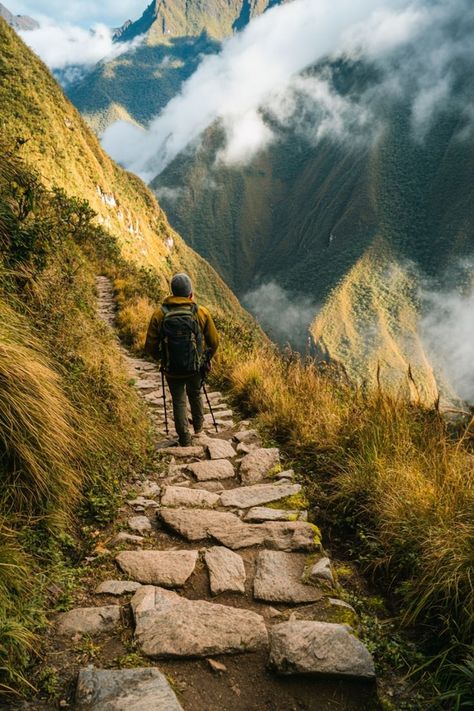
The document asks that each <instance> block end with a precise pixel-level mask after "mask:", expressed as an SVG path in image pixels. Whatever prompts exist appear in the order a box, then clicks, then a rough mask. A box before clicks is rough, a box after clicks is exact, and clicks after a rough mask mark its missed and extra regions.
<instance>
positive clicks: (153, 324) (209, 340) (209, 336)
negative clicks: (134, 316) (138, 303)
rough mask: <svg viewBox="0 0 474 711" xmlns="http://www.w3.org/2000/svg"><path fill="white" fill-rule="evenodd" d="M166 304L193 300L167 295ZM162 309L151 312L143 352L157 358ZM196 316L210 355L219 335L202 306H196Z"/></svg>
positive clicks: (216, 346) (217, 342) (217, 344)
mask: <svg viewBox="0 0 474 711" xmlns="http://www.w3.org/2000/svg"><path fill="white" fill-rule="evenodd" d="M163 303H164V304H165V305H166V304H175V305H178V304H193V303H194V302H193V300H192V299H189V298H188V297H186V296H167V297H166V299H165V300H164V302H163ZM163 316H164V314H163V311H162V309H161V307H158V308H157V309H156V311H155V312H154V313H153V316H152V317H151V320H150V325H149V326H148V332H147V336H146V341H145V352H146V353H147V354H148V355H149V356H151V357H152V358H155V359H156V358H157V355H158V349H159V343H160V330H161V324H162V322H163ZM196 318H197V320H198V323H199V326H200V328H201V331H202V333H203V336H204V340H205V342H206V346H207V347H208V349H209V352H210V353H209V354H210V357H211V358H212V356H213V355H214V353H215V352H216V351H217V348H218V347H219V335H218V333H217V329H216V327H215V324H214V321H213V320H212V316H211V314H210V313H209V311H208V310H207V309H206V308H205V307H204V306H198V310H197V314H196Z"/></svg>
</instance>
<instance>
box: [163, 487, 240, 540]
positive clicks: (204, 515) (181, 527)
mask: <svg viewBox="0 0 474 711" xmlns="http://www.w3.org/2000/svg"><path fill="white" fill-rule="evenodd" d="M194 491H196V490H195V489H194ZM159 517H160V518H161V520H162V521H163V522H164V523H165V524H166V525H167V526H169V527H170V528H172V529H173V530H174V531H176V532H177V533H179V534H181V535H182V536H184V538H187V539H188V541H200V540H203V539H205V538H210V537H211V533H210V531H211V530H212V529H214V528H218V529H219V530H221V529H222V528H225V527H229V526H233V525H235V524H236V523H238V524H240V523H241V522H240V519H239V517H238V516H236V515H235V514H232V513H228V512H226V511H209V510H206V509H195V510H189V509H161V510H160V512H159Z"/></svg>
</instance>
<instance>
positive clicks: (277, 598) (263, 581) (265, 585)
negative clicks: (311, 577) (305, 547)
mask: <svg viewBox="0 0 474 711" xmlns="http://www.w3.org/2000/svg"><path fill="white" fill-rule="evenodd" d="M305 562H306V557H305V556H304V555H300V554H298V553H282V552H281V551H260V553H259V555H258V559H257V572H256V575H255V580H254V588H253V594H254V597H255V599H256V600H265V601H266V602H292V603H300V602H314V601H315V600H319V599H320V598H321V597H322V593H321V591H320V590H318V589H317V588H315V587H313V586H312V585H304V584H303V583H302V582H301V576H302V573H303V571H304V567H305Z"/></svg>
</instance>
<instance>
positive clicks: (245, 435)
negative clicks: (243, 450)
mask: <svg viewBox="0 0 474 711" xmlns="http://www.w3.org/2000/svg"><path fill="white" fill-rule="evenodd" d="M257 437H258V432H257V430H241V431H240V432H236V433H235V435H234V439H236V440H237V442H248V441H249V440H251V439H256V438H257Z"/></svg>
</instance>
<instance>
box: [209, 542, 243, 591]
mask: <svg viewBox="0 0 474 711" xmlns="http://www.w3.org/2000/svg"><path fill="white" fill-rule="evenodd" d="M204 559H205V561H206V565H207V568H208V570H209V584H210V587H211V592H212V594H213V595H219V594H220V593H223V592H241V593H244V592H245V578H246V574H245V567H244V561H243V560H242V558H241V556H240V555H238V554H237V553H234V552H233V551H231V550H229V549H228V548H226V547H225V546H213V547H212V548H209V549H208V550H207V551H206V553H205V556H204Z"/></svg>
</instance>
